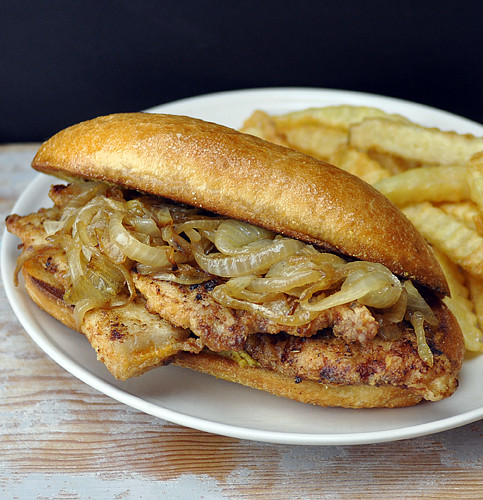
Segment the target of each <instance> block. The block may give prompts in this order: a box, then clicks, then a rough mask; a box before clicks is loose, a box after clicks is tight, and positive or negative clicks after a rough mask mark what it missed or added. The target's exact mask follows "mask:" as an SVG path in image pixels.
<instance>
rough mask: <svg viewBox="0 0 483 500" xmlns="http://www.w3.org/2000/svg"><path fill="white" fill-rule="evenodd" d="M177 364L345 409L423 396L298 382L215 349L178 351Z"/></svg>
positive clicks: (404, 391) (383, 388)
mask: <svg viewBox="0 0 483 500" xmlns="http://www.w3.org/2000/svg"><path fill="white" fill-rule="evenodd" d="M173 363H174V364H175V365H178V366H182V367H184V368H190V369H191V370H196V371H199V372H202V373H207V374H209V375H213V376H214V377H216V378H219V379H223V380H228V381H230V382H236V383H238V384H242V385H245V386H248V387H251V388H254V389H259V390H262V391H265V392H269V393H271V394H274V395H276V396H282V397H285V398H289V399H293V400H295V401H299V402H301V403H309V404H313V405H317V406H332V407H344V408H399V407H404V406H413V405H415V404H417V403H419V402H420V401H421V400H422V397H421V396H420V395H417V394H414V393H412V392H410V391H409V390H408V389H404V388H400V387H395V386H389V385H388V386H378V387H376V386H372V385H362V384H361V385H349V386H335V385H327V384H322V383H318V382H313V381H310V380H302V381H300V382H299V381H296V380H295V379H293V378H291V377H287V376H286V375H282V374H280V373H278V372H274V371H271V370H267V369H265V368H260V367H254V366H241V365H240V364H239V363H237V362H236V361H233V360H231V359H229V358H226V357H222V356H219V355H217V354H214V353H212V352H205V351H203V352H201V353H199V354H189V353H185V352H181V353H179V354H178V355H177V356H176V358H175V360H174V361H173Z"/></svg>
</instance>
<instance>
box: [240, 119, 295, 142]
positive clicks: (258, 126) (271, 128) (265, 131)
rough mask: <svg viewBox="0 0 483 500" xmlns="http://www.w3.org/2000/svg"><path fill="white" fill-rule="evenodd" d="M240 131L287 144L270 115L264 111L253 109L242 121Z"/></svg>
mask: <svg viewBox="0 0 483 500" xmlns="http://www.w3.org/2000/svg"><path fill="white" fill-rule="evenodd" d="M240 131H241V132H243V133H245V134H251V135H255V136H257V137H260V138H261V139H265V140H266V141H270V142H273V143H275V144H280V145H282V146H288V143H287V141H286V140H285V137H284V136H283V135H282V134H280V133H278V132H277V127H276V126H275V123H274V121H273V119H272V117H271V116H270V115H269V114H268V113H265V111H261V110H257V111H254V112H253V113H252V114H251V115H250V116H249V117H248V118H247V119H246V120H245V122H244V123H243V126H242V128H241V129H240Z"/></svg>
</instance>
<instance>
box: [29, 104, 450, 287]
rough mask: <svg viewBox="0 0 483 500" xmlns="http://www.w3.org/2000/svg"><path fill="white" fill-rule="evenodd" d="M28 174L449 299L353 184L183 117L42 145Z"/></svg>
mask: <svg viewBox="0 0 483 500" xmlns="http://www.w3.org/2000/svg"><path fill="white" fill-rule="evenodd" d="M32 166H33V168H35V169H36V170H39V171H42V172H46V173H49V174H53V175H57V176H60V177H83V178H88V179H94V180H102V181H107V182H112V183H117V184H120V185H122V186H125V187H127V188H131V189H136V190H139V191H144V192H147V193H150V194H153V195H158V196H163V197H166V198H169V199H172V200H174V201H179V202H183V203H186V204H189V205H193V206H197V207H201V208H204V209H206V210H210V211H213V212H217V213H219V214H222V215H226V216H229V217H233V218H236V219H242V220H245V221H247V222H250V223H252V224H255V225H258V226H263V227H265V228H268V229H271V230H273V231H276V232H278V233H281V234H284V235H287V236H290V237H294V238H298V239H300V240H303V241H306V242H309V243H312V244H315V245H318V246H321V247H323V248H326V249H328V250H332V251H336V252H338V253H341V254H345V255H348V256H351V257H355V258H357V259H360V260H366V261H373V262H379V263H381V264H383V265H385V266H387V267H388V268H389V269H390V270H391V271H392V272H393V273H395V274H397V275H399V276H402V277H404V278H410V279H413V280H414V281H416V282H417V283H420V284H422V285H425V286H427V287H429V288H431V289H433V290H435V291H437V292H441V293H448V286H447V283H446V279H445V277H444V274H443V272H442V270H441V268H440V266H439V264H438V263H437V261H436V259H435V257H434V255H433V253H432V251H431V248H430V247H429V246H428V244H427V243H426V241H425V240H424V239H423V237H422V236H421V235H420V234H419V233H418V232H417V230H416V229H415V228H414V226H413V225H412V224H411V223H410V222H409V221H408V219H406V217H405V216H404V215H403V214H402V213H401V212H400V211H399V209H398V208H396V207H395V206H394V205H393V204H392V203H391V202H390V201H389V200H387V199H386V198H385V197H384V196H383V195H382V194H380V193H379V192H378V191H377V190H376V189H374V188H373V187H372V186H370V185H369V184H366V183H365V182H363V181H362V180H360V179H359V178H357V177H355V176H353V175H351V174H349V173H347V172H345V171H343V170H340V169H339V168H337V167H335V166H333V165H330V164H328V163H326V162H323V161H321V160H317V159H315V158H312V157H311V156H308V155H305V154H303V153H299V152H296V151H293V150H291V149H288V148H284V147H282V146H278V145H275V144H272V143H269V142H267V141H264V140H262V139H259V138H257V137H254V136H251V135H248V134H242V133H240V132H237V131H235V130H232V129H230V128H227V127H224V126H221V125H217V124H214V123H209V122H205V121H202V120H199V119H195V118H189V117H186V116H174V115H163V114H151V113H123V114H113V115H108V116H102V117H99V118H95V119H93V120H89V121H86V122H82V123H79V124H77V125H74V126H72V127H69V128H67V129H65V130H62V131H61V132H59V133H58V134H56V135H54V136H53V137H52V138H51V139H49V140H48V141H46V142H45V143H44V144H43V145H42V146H41V148H40V150H39V151H38V153H37V155H36V156H35V158H34V160H33V163H32Z"/></svg>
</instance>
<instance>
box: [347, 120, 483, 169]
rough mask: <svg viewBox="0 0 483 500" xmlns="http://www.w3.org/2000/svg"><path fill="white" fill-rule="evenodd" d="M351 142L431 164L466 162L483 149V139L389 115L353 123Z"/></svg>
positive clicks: (366, 149)
mask: <svg viewBox="0 0 483 500" xmlns="http://www.w3.org/2000/svg"><path fill="white" fill-rule="evenodd" d="M349 144H350V145H351V146H353V147H355V148H359V149H362V150H363V151H368V150H371V149H375V150H377V151H382V152H386V153H390V154H393V155H396V156H400V157H403V158H408V159H409V160H413V161H419V162H421V163H423V164H428V165H462V164H465V163H466V162H468V161H469V160H470V158H471V157H472V156H473V155H475V154H476V153H478V152H480V151H483V138H480V137H474V136H472V135H469V134H467V135H462V134H457V133H456V132H443V131H441V130H439V129H436V128H426V127H422V126H420V125H416V124H413V123H405V122H402V121H395V120H390V119H387V118H369V119H366V120H364V121H362V122H361V123H357V124H355V125H352V126H351V127H350V130H349Z"/></svg>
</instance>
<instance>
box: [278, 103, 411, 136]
mask: <svg viewBox="0 0 483 500" xmlns="http://www.w3.org/2000/svg"><path fill="white" fill-rule="evenodd" d="M366 118H387V119H390V120H397V121H403V122H406V123H409V120H407V119H406V118H404V117H403V116H400V115H395V114H389V113H386V112H385V111H382V110H381V109H378V108H372V107H369V106H351V105H346V104H342V105H340V106H325V107H320V108H308V109H304V110H301V111H293V112H291V113H287V114H284V115H280V116H275V117H274V120H275V122H276V123H277V126H278V127H280V128H284V129H286V128H289V127H297V126H300V125H315V126H323V127H332V128H340V129H342V130H345V131H347V130H349V127H350V126H351V125H352V124H354V123H359V122H361V121H363V120H365V119H366Z"/></svg>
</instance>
